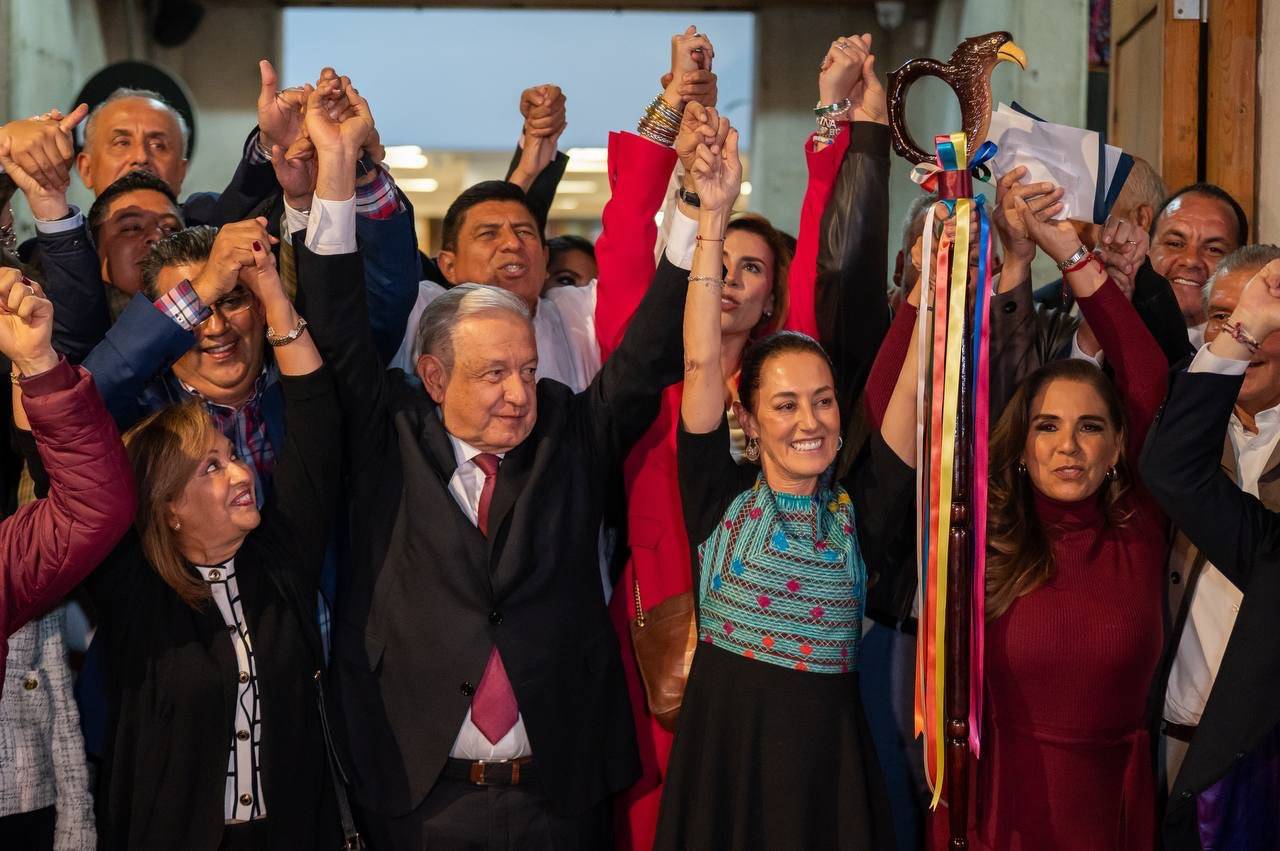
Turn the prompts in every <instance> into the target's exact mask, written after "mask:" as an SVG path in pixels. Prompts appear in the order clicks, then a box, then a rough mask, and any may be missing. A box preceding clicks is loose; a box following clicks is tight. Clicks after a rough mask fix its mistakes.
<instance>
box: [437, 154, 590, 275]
mask: <svg viewBox="0 0 1280 851" xmlns="http://www.w3.org/2000/svg"><path fill="white" fill-rule="evenodd" d="M523 151H524V148H523V146H521V145H518V144H517V145H516V150H515V153H514V154H512V155H511V164H510V165H508V166H507V177H506V179H507V180H510V179H511V175H512V174H513V173H514V172H515V170H516V167H517V166H518V165H520V154H521V152H523ZM568 167H569V157H568V155H567V154H565V153H563V152H561V151H556V158H555V159H554V160H552V161H551V162H550V163H549V164H548V165H547V167H546V168H544V169H543V170H542V172H541V173H540V174H539V175H538V176H537V177H535V178H534V179H533V183H531V184H530V185H529V191H528V192H526V193H525V200H526V201H528V202H529V209H530V210H531V211H532V212H533V216H534V218H536V219H537V220H538V226H539V227H541V228H542V229H543V230H546V228H547V216H548V215H550V213H551V204H552V203H553V202H554V201H555V200H556V189H557V188H558V187H559V186H560V180H561V178H563V177H564V172H565V169H567V168H568ZM428 277H429V276H428ZM432 280H434V278H433V279H432Z"/></svg>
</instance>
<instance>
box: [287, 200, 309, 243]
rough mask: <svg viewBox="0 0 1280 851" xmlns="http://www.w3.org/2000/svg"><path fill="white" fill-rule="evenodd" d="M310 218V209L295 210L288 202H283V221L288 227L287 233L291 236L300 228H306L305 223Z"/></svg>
mask: <svg viewBox="0 0 1280 851" xmlns="http://www.w3.org/2000/svg"><path fill="white" fill-rule="evenodd" d="M310 219H311V211H310V210H307V211H305V212H304V211H302V210H295V209H293V208H292V207H290V206H289V202H288V201H285V202H284V223H285V227H287V228H288V229H289V235H290V236H293V235H294V234H295V233H297V232H298V231H300V230H306V229H307V223H308V221H310Z"/></svg>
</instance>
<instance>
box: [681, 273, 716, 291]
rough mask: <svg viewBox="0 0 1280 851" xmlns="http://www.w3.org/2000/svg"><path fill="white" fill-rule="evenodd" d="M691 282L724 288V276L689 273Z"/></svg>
mask: <svg viewBox="0 0 1280 851" xmlns="http://www.w3.org/2000/svg"><path fill="white" fill-rule="evenodd" d="M689 283H691V284H713V285H715V287H716V288H717V289H724V278H721V277H717V276H716V275H690V276H689Z"/></svg>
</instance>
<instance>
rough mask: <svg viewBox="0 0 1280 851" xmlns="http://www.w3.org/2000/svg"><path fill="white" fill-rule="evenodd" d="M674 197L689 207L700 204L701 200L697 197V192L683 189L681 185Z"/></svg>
mask: <svg viewBox="0 0 1280 851" xmlns="http://www.w3.org/2000/svg"><path fill="white" fill-rule="evenodd" d="M676 197H677V198H679V199H680V200H681V201H683V202H685V203H686V204H688V205H689V206H690V207H701V206H702V200H701V199H700V198H698V193H697V192H691V191H689V190H688V189H685V188H684V187H683V186H681V187H680V188H679V189H677V190H676Z"/></svg>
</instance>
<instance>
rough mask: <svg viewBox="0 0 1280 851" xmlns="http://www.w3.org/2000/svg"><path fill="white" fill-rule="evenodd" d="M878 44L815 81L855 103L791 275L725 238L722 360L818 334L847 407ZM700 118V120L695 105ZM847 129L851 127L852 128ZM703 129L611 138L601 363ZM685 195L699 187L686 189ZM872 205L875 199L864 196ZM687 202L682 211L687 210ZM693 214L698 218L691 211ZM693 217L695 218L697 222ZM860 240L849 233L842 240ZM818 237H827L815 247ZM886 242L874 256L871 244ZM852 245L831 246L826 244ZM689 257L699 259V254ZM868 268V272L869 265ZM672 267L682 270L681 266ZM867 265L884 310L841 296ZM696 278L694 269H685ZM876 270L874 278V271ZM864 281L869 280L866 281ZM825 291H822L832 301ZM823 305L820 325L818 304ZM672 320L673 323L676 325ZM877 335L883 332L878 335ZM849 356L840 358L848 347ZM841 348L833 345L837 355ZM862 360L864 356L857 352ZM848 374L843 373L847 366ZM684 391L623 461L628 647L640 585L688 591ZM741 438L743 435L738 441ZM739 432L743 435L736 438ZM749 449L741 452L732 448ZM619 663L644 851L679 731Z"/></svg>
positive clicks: (866, 313) (763, 232) (834, 53)
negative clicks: (681, 468)
mask: <svg viewBox="0 0 1280 851" xmlns="http://www.w3.org/2000/svg"><path fill="white" fill-rule="evenodd" d="M869 50H870V37H869V36H863V37H858V36H854V37H851V38H849V39H839V40H838V41H837V42H834V43H833V45H832V48H831V51H830V52H829V53H828V55H827V58H826V60H824V62H823V71H822V73H821V74H820V76H819V94H820V98H821V103H822V104H837V105H838V104H840V102H841V101H842V100H843V99H844V98H845V97H846V96H848V97H849V99H850V101H851V102H850V104H849V108H848V111H846V112H845V113H844V114H843V116H842V119H841V120H838V122H837V125H836V126H837V128H838V132H837V133H836V135H835V136H834V139H832V140H831V141H826V140H823V139H821V138H820V137H819V136H818V135H817V134H815V135H814V136H811V137H810V138H809V139H808V140H806V143H805V157H806V161H807V164H808V169H809V182H808V186H807V188H806V191H805V196H804V202H803V207H802V209H801V216H800V231H799V236H798V240H797V244H796V248H795V252H794V258H793V259H792V260H791V262H790V264H789V269H788V264H787V262H786V258H785V253H786V251H785V247H784V246H783V245H782V244H781V242H780V240H777V239H776V238H771V236H770V235H771V234H776V231H774V229H773V228H772V227H771V226H769V225H768V223H767V222H765V221H764V220H763V219H760V218H758V217H746V218H740V219H737V220H735V221H734V222H732V223H731V224H730V226H729V231H728V233H727V234H726V238H725V246H724V253H725V257H724V262H725V266H726V270H727V274H726V285H725V295H726V304H725V317H724V343H723V348H724V354H725V356H726V357H727V358H728V359H729V360H731V361H732V362H734V363H735V364H736V363H738V362H739V361H740V358H741V355H742V352H743V350H744V349H745V348H746V345H747V344H749V342H750V341H751V340H753V339H755V338H757V337H759V336H761V335H763V334H766V333H769V332H771V331H774V330H777V329H779V328H788V329H792V330H796V331H803V332H804V333H806V334H809V335H810V336H813V337H817V338H819V339H821V340H822V342H823V343H824V344H826V345H828V346H829V350H832V348H834V349H835V360H836V362H837V371H838V372H841V371H842V372H844V373H845V374H843V375H840V376H838V377H837V381H838V382H840V383H841V384H842V385H843V386H842V388H841V389H842V391H844V390H846V389H847V390H848V392H841V394H840V395H841V400H842V402H845V401H846V400H847V399H848V398H849V397H852V396H856V390H855V389H849V388H848V385H849V383H850V380H852V381H853V382H861V380H862V379H863V378H864V377H865V375H866V373H867V371H868V369H869V368H870V362H871V357H872V356H873V355H874V352H875V349H876V347H877V346H878V345H879V342H880V338H881V336H882V335H883V332H884V329H885V327H887V324H888V313H887V306H885V304H884V303H885V296H884V286H885V283H884V282H885V280H886V273H887V269H886V268H885V259H884V256H883V255H884V253H885V240H886V238H887V174H888V132H887V124H886V118H885V116H886V109H885V105H884V90H883V89H882V88H881V86H880V84H879V82H878V81H877V80H876V77H875V73H874V61H875V60H874V57H873V56H871V55H870V53H869ZM690 112H691V113H694V114H695V115H697V116H699V117H702V116H703V115H704V114H703V111H702V110H701V108H700V107H694V108H692V109H691V110H690ZM712 117H713V118H714V116H712ZM850 117H851V118H852V123H850V121H849V118H850ZM697 124H698V122H697V121H696V120H694V118H693V116H689V117H686V119H685V123H684V127H683V128H682V130H683V131H684V132H682V135H681V137H680V138H678V139H677V140H676V143H675V149H673V148H670V147H665V146H663V145H661V144H658V143H657V142H655V141H652V140H650V139H648V138H645V137H643V136H640V135H636V134H632V133H613V134H611V135H610V138H609V172H608V174H609V182H610V186H611V188H612V192H613V194H612V198H611V199H610V201H609V203H608V205H606V207H605V209H604V215H603V223H604V230H603V232H602V234H601V236H600V238H599V240H597V242H596V258H597V263H598V265H599V279H598V280H599V284H598V286H599V293H598V301H597V307H596V331H597V336H598V339H599V342H600V350H601V358H602V359H603V358H606V357H608V355H609V353H610V352H611V351H612V350H613V349H614V348H615V347H616V346H617V344H618V341H619V340H621V338H622V334H623V332H624V331H625V329H626V325H627V322H628V320H629V319H630V316H631V314H632V312H634V310H635V307H636V305H637V304H639V302H640V299H641V297H642V296H643V294H644V290H645V287H646V286H647V285H648V282H649V279H650V278H651V277H652V274H653V270H654V266H655V260H654V251H653V246H654V243H655V241H656V239H657V226H656V224H655V215H656V213H657V212H658V210H659V209H660V208H661V206H662V205H663V203H664V201H665V200H666V198H667V187H668V183H669V178H670V174H671V170H672V168H673V167H674V165H675V161H676V159H677V149H679V150H680V151H681V155H682V156H683V153H684V150H686V149H687V150H688V151H689V153H690V154H691V153H692V148H691V146H689V145H688V142H689V141H692V142H693V143H694V144H696V142H697V135H696V134H697V131H696V130H694V129H693V128H694V127H695V126H696V125H697ZM869 174H874V175H876V177H874V178H871V180H872V182H879V183H881V184H883V185H882V186H879V187H878V189H879V191H878V192H877V191H871V192H869V193H868V192H866V189H867V187H866V183H867V180H868V175H869ZM837 184H839V186H840V190H841V194H840V197H839V198H838V202H839V203H838V204H837V205H831V206H833V207H834V206H839V205H849V206H852V204H853V202H854V201H855V200H856V201H857V203H859V204H867V203H870V204H872V205H882V206H883V207H884V209H881V210H878V211H876V213H875V214H863V215H858V214H854V215H852V216H849V215H847V212H846V214H845V215H839V214H837V215H836V216H834V217H832V216H831V215H830V214H831V213H832V212H834V211H832V210H829V209H828V206H829V203H830V202H831V199H832V196H833V194H835V193H836V187H837ZM684 188H685V189H692V187H691V186H685V187H684ZM859 193H866V194H868V195H870V196H871V197H870V198H867V197H864V195H863V194H859ZM683 204H684V202H683V201H682V205H683ZM685 211H686V215H687V214H688V213H689V212H694V211H689V210H687V208H685ZM693 218H696V215H694V216H693ZM842 229H851V230H854V231H856V233H855V234H854V235H853V236H849V235H847V234H841V233H839V232H840V231H841V230H842ZM819 234H830V235H829V236H828V237H827V238H826V240H820V239H819ZM877 237H878V241H879V245H878V248H876V247H875V246H874V243H876V241H877ZM842 239H843V241H844V247H843V248H840V249H836V248H835V247H834V246H833V245H832V244H831V243H833V242H837V241H841V240H842ZM675 242H676V240H675V239H674V238H673V240H672V243H671V244H670V245H669V246H668V249H667V251H668V254H671V252H672V251H673V250H677V249H676V245H675ZM690 253H691V252H690ZM864 259H865V260H866V261H867V263H866V265H863V264H862V263H861V262H860V261H862V260H864ZM677 260H678V259H677V258H673V261H677ZM850 263H853V264H854V265H858V266H859V267H860V268H859V269H858V270H857V271H858V272H860V273H861V276H860V277H861V278H865V279H866V282H869V283H868V284H866V286H864V289H867V288H870V290H872V291H873V294H874V296H875V298H876V299H878V301H879V303H880V304H881V309H880V310H878V311H876V310H865V309H861V310H859V309H855V307H854V302H852V301H849V300H847V299H845V298H843V297H842V295H841V294H839V293H838V292H835V290H836V289H838V288H840V287H842V286H844V285H846V284H847V283H848V281H847V278H849V277H852V275H850V274H849V271H850V270H848V269H847V268H841V267H847V266H848V265H849V264H850ZM678 265H685V266H686V267H687V265H688V264H687V262H686V263H684V264H679V263H678ZM877 270H878V271H877ZM866 282H864V283H866ZM824 285H825V286H826V287H827V289H826V290H824ZM819 301H821V302H822V308H823V309H822V313H823V314H824V315H823V317H822V319H821V320H820V319H819V316H818V314H819V309H818V302H819ZM828 308H834V310H833V311H832V312H834V313H840V314H848V316H854V315H855V314H857V315H861V316H862V317H864V327H860V329H859V330H860V332H861V333H860V334H859V335H858V336H859V337H865V338H866V340H865V343H866V345H863V343H861V342H859V343H858V344H857V345H856V346H854V347H850V345H849V343H850V342H851V341H849V340H844V341H832V340H829V339H828V337H830V336H831V335H832V334H833V333H835V334H840V335H847V334H848V328H847V326H848V324H849V323H848V322H846V321H845V319H847V318H848V316H846V317H845V319H842V318H840V317H839V316H831V315H827V314H828V312H829V311H828ZM673 321H678V320H677V319H675V318H673ZM871 326H874V327H871ZM841 342H843V343H844V344H845V346H844V351H845V352H847V353H848V354H849V355H851V356H850V357H842V355H841V347H840V345H839V343H841ZM832 343H836V345H835V346H832ZM855 350H856V351H858V352H862V351H865V352H866V355H865V356H862V355H859V354H854V352H855ZM846 364H847V365H849V367H850V368H849V369H843V367H844V366H845V365H846ZM726 374H734V378H733V379H731V380H730V386H729V387H726V407H728V406H729V403H730V402H731V401H732V398H733V397H734V396H736V369H733V370H728V369H726ZM680 392H681V385H679V384H676V385H673V386H672V387H669V388H667V392H666V394H665V395H664V396H663V402H662V408H661V410H660V412H659V414H658V417H657V418H656V419H655V421H654V423H653V425H652V426H651V427H650V429H649V431H648V432H647V433H646V434H645V436H644V437H643V438H642V439H641V440H640V442H639V443H638V444H637V445H636V447H635V448H634V449H633V450H632V452H631V455H630V456H629V458H628V459H627V463H626V468H625V480H626V488H627V503H628V507H627V527H628V528H627V534H628V543H629V546H630V558H629V560H628V562H627V564H626V567H625V568H624V571H623V574H622V576H621V578H620V579H619V581H618V585H617V586H616V589H615V592H614V594H613V598H612V601H611V604H610V614H611V616H612V618H613V621H614V627H615V629H616V631H617V634H618V637H619V640H620V641H621V642H622V644H623V647H624V648H628V647H630V641H631V638H630V626H629V625H630V621H631V620H632V619H633V618H634V616H635V608H634V607H635V602H634V601H635V596H634V593H635V592H634V589H635V584H636V582H637V581H638V582H639V586H640V593H641V598H642V604H643V606H644V608H645V609H650V608H652V607H654V606H656V605H658V604H659V603H661V602H662V601H663V600H665V599H667V598H669V597H673V596H675V595H678V594H681V593H684V592H686V591H689V590H690V589H691V587H692V577H693V573H692V570H693V568H692V565H691V563H690V553H689V548H688V539H687V536H686V534H685V528H684V520H683V515H682V508H681V501H680V494H679V489H678V486H677V478H676V444H675V438H676V431H677V426H678V424H679V415H680ZM737 435H740V432H738V433H737ZM737 435H735V437H737ZM735 444H737V445H738V446H739V448H740V445H741V444H740V442H739V440H738V439H735ZM622 655H623V666H624V669H625V670H626V673H627V679H628V688H629V691H630V695H631V703H632V710H633V714H634V716H635V720H636V734H637V742H638V744H639V748H640V759H641V764H642V767H643V773H642V775H641V778H640V780H639V781H637V783H636V784H635V786H633V787H632V788H631V789H630V790H628V791H627V792H626V793H625V794H624V795H622V796H620V798H619V802H618V812H617V819H616V821H615V836H616V845H617V847H619V848H635V849H648V848H650V847H651V846H652V844H653V839H654V832H655V829H656V825H657V816H658V805H659V802H660V800H661V796H662V779H663V777H664V776H665V773H666V767H667V758H668V755H669V753H670V750H671V743H672V734H671V733H669V732H667V731H666V730H665V729H663V728H662V727H661V726H660V725H659V724H658V723H657V721H656V720H655V719H654V718H653V717H652V716H651V715H650V714H649V712H648V709H647V706H646V702H645V696H644V689H643V685H642V684H641V681H640V677H639V672H638V670H637V668H636V664H635V657H634V654H633V653H631V652H627V651H626V650H624V652H623V654H622Z"/></svg>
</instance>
